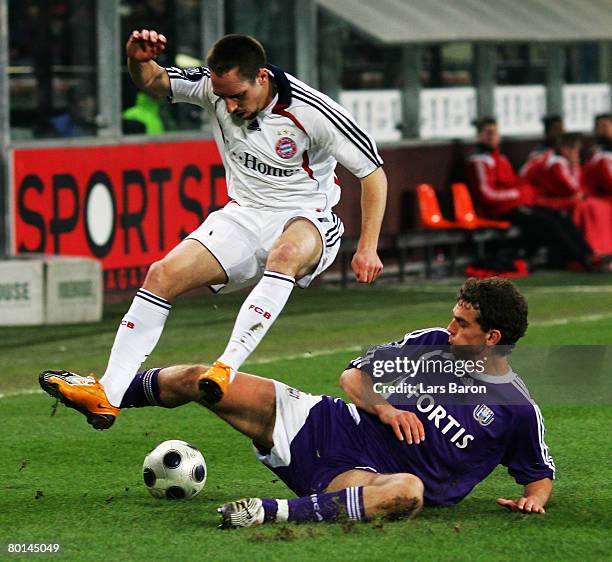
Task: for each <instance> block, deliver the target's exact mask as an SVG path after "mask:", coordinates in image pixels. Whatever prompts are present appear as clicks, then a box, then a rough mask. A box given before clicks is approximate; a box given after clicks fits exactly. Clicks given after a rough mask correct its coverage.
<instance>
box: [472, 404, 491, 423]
mask: <svg viewBox="0 0 612 562" xmlns="http://www.w3.org/2000/svg"><path fill="white" fill-rule="evenodd" d="M494 417H495V414H494V412H493V410H491V408H489V406H486V405H485V404H478V406H476V407H475V408H474V419H475V420H476V421H477V422H478V423H479V424H480V425H489V424H490V423H491V422H492V421H493V418H494Z"/></svg>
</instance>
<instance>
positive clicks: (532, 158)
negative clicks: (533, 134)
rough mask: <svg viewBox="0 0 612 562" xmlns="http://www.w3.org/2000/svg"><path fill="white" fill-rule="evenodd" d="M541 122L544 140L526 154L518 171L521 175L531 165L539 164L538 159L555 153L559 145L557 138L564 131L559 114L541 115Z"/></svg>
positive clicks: (527, 171)
mask: <svg viewBox="0 0 612 562" xmlns="http://www.w3.org/2000/svg"><path fill="white" fill-rule="evenodd" d="M542 124H543V125H544V140H543V141H542V144H541V145H540V146H538V147H537V148H535V149H534V150H532V151H531V152H530V153H529V156H527V160H526V162H525V164H523V167H522V168H521V171H520V174H521V176H523V177H525V176H526V175H527V174H528V173H529V171H530V168H531V167H532V166H534V165H537V164H539V163H540V160H542V159H544V158H546V157H548V156H550V155H551V154H554V153H555V151H556V150H557V148H558V147H559V139H560V138H561V135H562V134H563V133H564V132H565V125H564V124H563V117H561V115H545V116H544V117H542Z"/></svg>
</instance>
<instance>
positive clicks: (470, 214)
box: [451, 183, 511, 230]
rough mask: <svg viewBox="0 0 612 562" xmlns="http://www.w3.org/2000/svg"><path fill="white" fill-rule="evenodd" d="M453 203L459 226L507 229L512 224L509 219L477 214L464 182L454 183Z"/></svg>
mask: <svg viewBox="0 0 612 562" xmlns="http://www.w3.org/2000/svg"><path fill="white" fill-rule="evenodd" d="M451 189H452V191H453V205H454V207H455V221H456V223H457V227H458V228H465V229H466V230H476V229H477V228H499V229H502V230H507V229H508V228H510V226H511V224H510V223H509V222H508V221H496V220H490V219H483V218H481V217H479V216H478V215H477V214H476V211H475V209H474V203H473V201H472V196H471V195H470V192H469V190H468V188H467V186H466V185H465V184H464V183H454V184H453V185H452V186H451Z"/></svg>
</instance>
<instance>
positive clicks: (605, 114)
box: [595, 112, 612, 125]
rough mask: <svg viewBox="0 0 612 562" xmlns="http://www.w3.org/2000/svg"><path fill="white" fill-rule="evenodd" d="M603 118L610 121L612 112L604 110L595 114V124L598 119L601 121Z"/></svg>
mask: <svg viewBox="0 0 612 562" xmlns="http://www.w3.org/2000/svg"><path fill="white" fill-rule="evenodd" d="M604 119H609V120H610V121H612V113H609V112H606V113H599V114H597V115H595V124H596V125H597V123H598V122H599V121H602V120H604Z"/></svg>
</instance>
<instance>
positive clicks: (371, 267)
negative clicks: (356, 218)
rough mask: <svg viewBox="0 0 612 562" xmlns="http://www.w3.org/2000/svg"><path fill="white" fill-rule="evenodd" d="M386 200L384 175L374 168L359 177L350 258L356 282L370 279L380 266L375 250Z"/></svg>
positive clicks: (376, 274) (378, 270) (374, 276)
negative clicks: (357, 231)
mask: <svg viewBox="0 0 612 562" xmlns="http://www.w3.org/2000/svg"><path fill="white" fill-rule="evenodd" d="M386 204H387V176H386V175H385V171H384V170H383V169H382V168H377V169H376V170H374V171H373V172H372V173H371V174H370V175H369V176H366V177H365V178H363V179H362V180H361V236H360V237H359V243H358V244H357V251H356V252H355V255H354V256H353V260H352V262H351V267H352V268H353V272H354V273H355V276H356V278H357V281H359V282H360V283H372V282H373V281H375V280H376V278H377V277H378V276H379V275H380V272H381V271H382V269H383V264H382V262H381V261H380V258H379V257H378V253H377V251H376V250H377V247H378V237H379V236H380V226H381V224H382V220H383V216H384V214H385V206H386Z"/></svg>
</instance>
